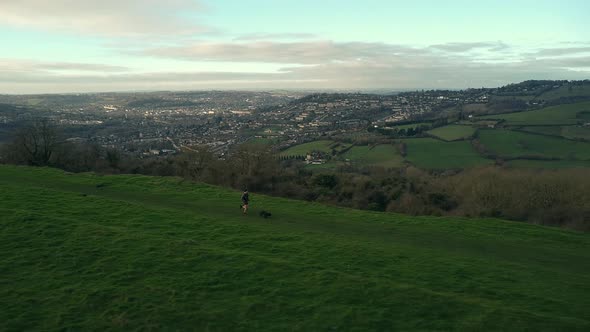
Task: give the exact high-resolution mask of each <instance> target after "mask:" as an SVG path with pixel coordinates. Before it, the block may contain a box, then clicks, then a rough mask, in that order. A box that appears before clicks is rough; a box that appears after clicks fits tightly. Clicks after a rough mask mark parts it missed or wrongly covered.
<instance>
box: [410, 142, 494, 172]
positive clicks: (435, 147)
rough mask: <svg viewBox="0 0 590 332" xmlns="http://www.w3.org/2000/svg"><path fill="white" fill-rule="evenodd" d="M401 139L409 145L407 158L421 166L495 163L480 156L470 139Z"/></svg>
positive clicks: (469, 165) (447, 166) (449, 166)
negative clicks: (450, 140) (453, 140)
mask: <svg viewBox="0 0 590 332" xmlns="http://www.w3.org/2000/svg"><path fill="white" fill-rule="evenodd" d="M400 141H401V142H403V143H405V144H406V146H407V156H406V159H407V160H408V161H409V162H411V163H412V164H414V165H415V166H417V167H421V168H430V169H432V168H436V169H444V168H465V167H473V166H479V165H486V164H491V163H493V161H492V160H488V159H485V158H483V157H482V156H480V155H479V154H478V153H477V152H476V151H475V150H474V149H473V147H472V146H471V143H470V142H468V141H458V142H442V141H440V140H437V139H433V138H410V139H403V140H400Z"/></svg>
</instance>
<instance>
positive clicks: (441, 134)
mask: <svg viewBox="0 0 590 332" xmlns="http://www.w3.org/2000/svg"><path fill="white" fill-rule="evenodd" d="M428 133H429V134H430V135H433V136H436V137H438V138H440V139H442V140H445V141H456V140H459V139H463V138H468V137H471V136H473V134H475V128H473V127H471V126H465V125H448V126H444V127H438V128H434V129H432V130H429V131H428Z"/></svg>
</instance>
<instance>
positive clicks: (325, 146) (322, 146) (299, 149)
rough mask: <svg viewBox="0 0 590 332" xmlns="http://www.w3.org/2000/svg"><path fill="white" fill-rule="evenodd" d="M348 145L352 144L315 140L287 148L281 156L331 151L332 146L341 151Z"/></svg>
mask: <svg viewBox="0 0 590 332" xmlns="http://www.w3.org/2000/svg"><path fill="white" fill-rule="evenodd" d="M348 146H350V144H346V143H337V142H334V141H330V140H320V141H313V142H309V143H304V144H299V145H295V146H292V147H290V148H288V149H287V150H285V151H283V152H281V156H305V155H306V154H308V153H311V152H312V151H321V152H326V153H329V152H331V151H332V148H334V149H335V150H337V151H340V150H342V149H345V148H346V147H348Z"/></svg>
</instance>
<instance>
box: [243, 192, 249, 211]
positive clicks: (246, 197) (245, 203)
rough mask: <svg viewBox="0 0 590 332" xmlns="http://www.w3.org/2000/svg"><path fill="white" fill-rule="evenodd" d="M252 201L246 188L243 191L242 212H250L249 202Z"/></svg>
mask: <svg viewBox="0 0 590 332" xmlns="http://www.w3.org/2000/svg"><path fill="white" fill-rule="evenodd" d="M249 202H250V196H249V195H248V189H244V193H242V205H241V207H242V213H243V214H247V213H248V203H249Z"/></svg>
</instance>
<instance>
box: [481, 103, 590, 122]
mask: <svg viewBox="0 0 590 332" xmlns="http://www.w3.org/2000/svg"><path fill="white" fill-rule="evenodd" d="M588 111H590V102H583V103H576V104H564V105H558V106H550V107H546V108H543V109H540V110H534V111H526V112H516V113H506V114H493V115H486V116H482V117H479V118H478V119H495V120H505V121H506V124H508V125H575V124H578V123H579V122H583V116H582V114H583V113H585V112H588Z"/></svg>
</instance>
